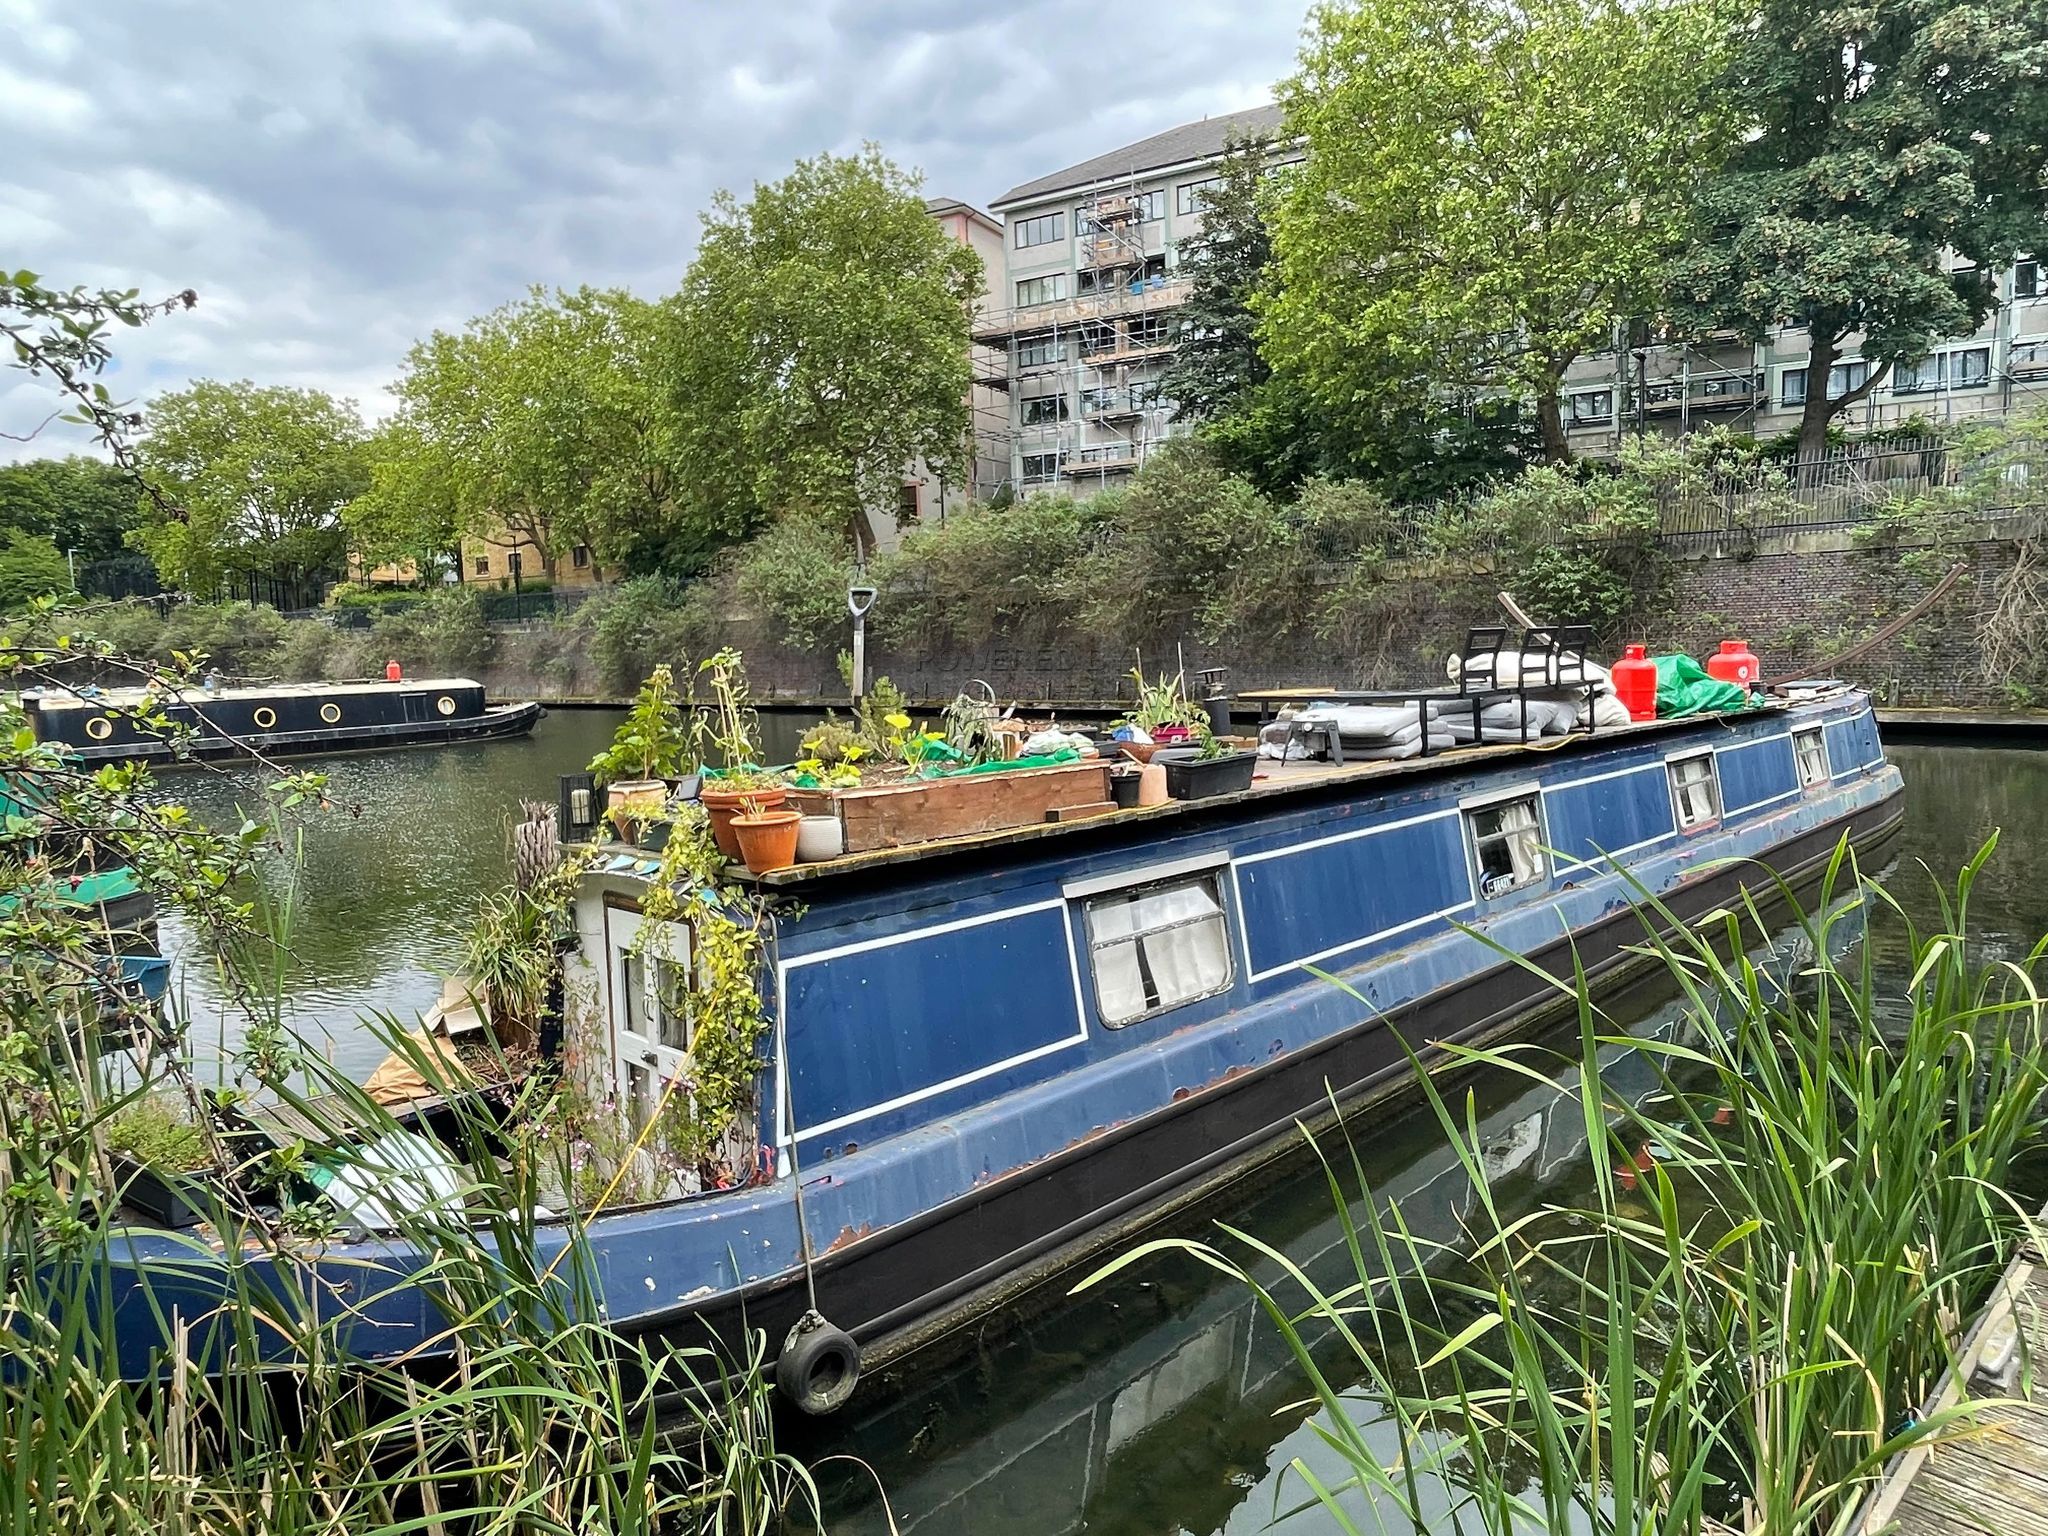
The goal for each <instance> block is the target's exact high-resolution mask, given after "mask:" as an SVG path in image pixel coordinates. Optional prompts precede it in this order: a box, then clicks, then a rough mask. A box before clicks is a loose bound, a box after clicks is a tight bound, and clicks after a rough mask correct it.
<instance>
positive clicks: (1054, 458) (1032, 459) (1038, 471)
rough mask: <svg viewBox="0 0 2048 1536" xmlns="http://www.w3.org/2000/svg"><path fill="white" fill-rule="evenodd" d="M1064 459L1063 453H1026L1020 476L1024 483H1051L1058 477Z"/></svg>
mask: <svg viewBox="0 0 2048 1536" xmlns="http://www.w3.org/2000/svg"><path fill="white" fill-rule="evenodd" d="M1064 459H1065V455H1064V454H1058V453H1027V454H1025V455H1024V465H1023V474H1022V475H1021V476H1020V478H1021V479H1022V480H1023V482H1024V484H1026V485H1051V484H1052V483H1053V481H1055V480H1057V479H1059V477H1060V464H1061V463H1062V462H1063V461H1064Z"/></svg>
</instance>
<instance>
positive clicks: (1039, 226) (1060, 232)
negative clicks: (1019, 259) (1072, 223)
mask: <svg viewBox="0 0 2048 1536" xmlns="http://www.w3.org/2000/svg"><path fill="white" fill-rule="evenodd" d="M1048 226H1050V227H1048ZM1015 227H1016V231H1017V235H1016V248H1017V249H1018V250H1020V251H1028V250H1030V249H1032V248H1033V247H1034V246H1040V245H1052V244H1055V243H1057V242H1058V241H1060V240H1063V239H1065V238H1066V214H1065V211H1064V210H1063V209H1059V208H1055V209H1053V211H1052V212H1051V213H1034V214H1032V215H1031V216H1030V217H1029V218H1023V219H1019V220H1018V221H1017V223H1016V226H1015Z"/></svg>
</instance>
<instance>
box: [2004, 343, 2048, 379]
mask: <svg viewBox="0 0 2048 1536" xmlns="http://www.w3.org/2000/svg"><path fill="white" fill-rule="evenodd" d="M2008 363H2009V365H2010V367H2011V368H2012V371H2013V372H2014V373H2024V374H2036V373H2048V341H2023V342H2020V343H2018V344H2017V345H2015V346H2014V347H2013V349H2012V355H2011V357H2010V358H2009V359H2008Z"/></svg>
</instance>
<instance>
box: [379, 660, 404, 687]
mask: <svg viewBox="0 0 2048 1536" xmlns="http://www.w3.org/2000/svg"><path fill="white" fill-rule="evenodd" d="M404 677H405V668H403V667H401V666H400V665H399V664H398V663H397V662H396V661H387V662H385V663H384V681H385V682H387V683H395V682H399V681H401V680H402V679H403V678H404Z"/></svg>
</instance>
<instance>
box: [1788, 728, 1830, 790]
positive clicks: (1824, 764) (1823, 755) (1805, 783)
mask: <svg viewBox="0 0 2048 1536" xmlns="http://www.w3.org/2000/svg"><path fill="white" fill-rule="evenodd" d="M1806 742H1812V743H1813V744H1814V745H1816V746H1817V747H1819V748H1820V772H1819V773H1818V774H1816V775H1815V776H1814V777H1812V778H1808V777H1807V775H1806V757H1805V755H1804V754H1803V753H1801V751H1800V747H1801V746H1802V744H1804V743H1806ZM1792 771H1793V774H1794V776H1795V777H1796V778H1797V779H1798V780H1799V787H1800V788H1801V789H1817V788H1819V787H1820V786H1821V785H1823V784H1827V783H1829V782H1830V781H1831V780H1832V779H1833V777H1834V764H1833V763H1831V762H1830V761H1829V760H1828V732H1827V727H1826V726H1822V725H1811V726H1803V727H1801V728H1800V729H1799V730H1796V731H1794V732H1793V733H1792Z"/></svg>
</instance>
